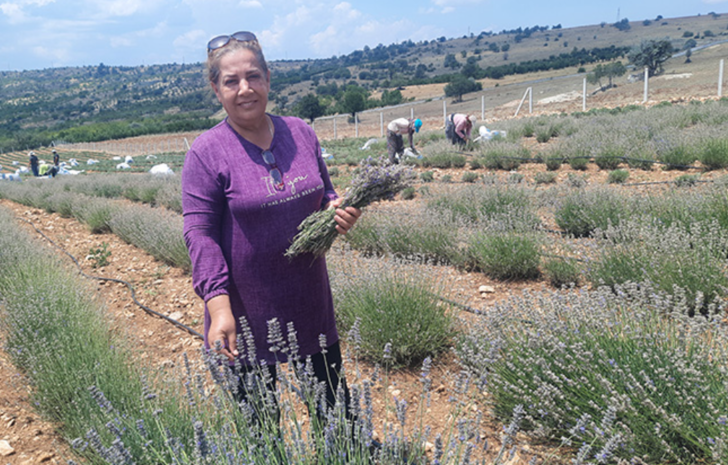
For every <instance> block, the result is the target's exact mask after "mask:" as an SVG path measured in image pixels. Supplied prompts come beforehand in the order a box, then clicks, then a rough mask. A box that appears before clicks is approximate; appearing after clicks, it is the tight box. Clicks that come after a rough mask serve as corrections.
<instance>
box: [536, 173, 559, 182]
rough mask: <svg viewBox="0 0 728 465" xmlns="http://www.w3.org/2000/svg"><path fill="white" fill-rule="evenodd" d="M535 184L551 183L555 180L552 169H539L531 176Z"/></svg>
mask: <svg viewBox="0 0 728 465" xmlns="http://www.w3.org/2000/svg"><path fill="white" fill-rule="evenodd" d="M533 180H534V182H535V183H536V184H552V183H555V182H556V173H554V172H553V171H541V172H538V173H536V174H535V175H534V176H533Z"/></svg>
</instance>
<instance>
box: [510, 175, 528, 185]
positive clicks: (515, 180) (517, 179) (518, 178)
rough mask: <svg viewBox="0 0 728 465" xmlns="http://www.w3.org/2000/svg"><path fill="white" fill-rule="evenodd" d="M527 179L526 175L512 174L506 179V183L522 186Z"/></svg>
mask: <svg viewBox="0 0 728 465" xmlns="http://www.w3.org/2000/svg"><path fill="white" fill-rule="evenodd" d="M524 179H526V177H525V176H524V175H522V174H521V173H511V174H509V175H508V177H507V178H506V183H508V184H520V183H522V182H523V180H524Z"/></svg>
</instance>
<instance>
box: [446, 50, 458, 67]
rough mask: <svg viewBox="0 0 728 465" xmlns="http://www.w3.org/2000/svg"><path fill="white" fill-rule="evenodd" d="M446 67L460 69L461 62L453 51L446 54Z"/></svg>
mask: <svg viewBox="0 0 728 465" xmlns="http://www.w3.org/2000/svg"><path fill="white" fill-rule="evenodd" d="M444 66H445V68H452V69H458V68H460V63H459V62H458V59H457V58H455V55H453V54H452V53H448V54H447V55H445V63H444Z"/></svg>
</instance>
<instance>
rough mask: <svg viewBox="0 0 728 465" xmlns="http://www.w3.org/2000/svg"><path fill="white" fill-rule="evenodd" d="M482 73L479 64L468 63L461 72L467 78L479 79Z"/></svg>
mask: <svg viewBox="0 0 728 465" xmlns="http://www.w3.org/2000/svg"><path fill="white" fill-rule="evenodd" d="M480 71H481V69H480V66H478V64H477V63H475V62H471V61H468V62H467V63H465V66H463V69H461V70H460V73H461V74H462V75H463V76H465V77H469V78H470V77H471V78H477V77H478V75H479V74H480Z"/></svg>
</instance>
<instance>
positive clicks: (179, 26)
mask: <svg viewBox="0 0 728 465" xmlns="http://www.w3.org/2000/svg"><path fill="white" fill-rule="evenodd" d="M710 12H715V13H719V14H722V13H728V0H631V1H629V2H627V1H625V2H621V0H617V1H616V2H615V1H609V0H608V1H589V0H586V1H585V0H507V1H506V0H417V1H415V0H395V1H392V0H362V1H354V0H351V1H342V0H0V71H22V70H31V69H45V68H56V67H64V66H87V65H91V66H95V65H98V64H100V63H104V64H105V65H109V66H139V65H151V64H165V63H199V62H202V61H204V60H205V58H206V56H205V51H206V44H207V41H208V40H209V39H211V38H212V37H215V36H218V35H222V34H232V33H234V32H236V31H241V30H247V31H251V32H253V33H255V34H256V36H257V37H258V39H259V41H260V43H261V45H262V47H263V51H264V53H265V55H266V58H267V59H268V60H289V59H290V60H292V59H307V58H330V57H332V56H334V55H337V56H340V55H346V54H349V53H351V52H353V51H354V50H361V49H363V48H364V47H365V46H369V47H371V48H373V47H376V46H377V45H379V44H383V45H389V44H392V43H400V42H403V41H406V40H412V41H413V42H419V41H423V40H432V39H436V38H439V37H442V36H444V37H447V38H455V37H462V36H464V35H470V34H471V33H474V34H476V35H477V34H478V33H480V32H482V31H493V32H499V31H502V30H504V29H506V30H508V29H515V28H518V27H530V26H535V25H539V26H554V25H557V24H561V25H562V27H574V26H585V25H592V24H599V23H601V22H603V21H604V22H607V23H613V22H615V21H617V20H620V19H624V18H628V19H629V20H630V21H642V20H644V19H655V18H656V17H657V16H658V15H662V16H663V17H664V18H672V17H679V16H692V15H697V14H703V15H704V14H707V13H710Z"/></svg>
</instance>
